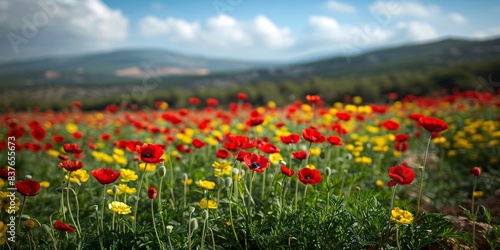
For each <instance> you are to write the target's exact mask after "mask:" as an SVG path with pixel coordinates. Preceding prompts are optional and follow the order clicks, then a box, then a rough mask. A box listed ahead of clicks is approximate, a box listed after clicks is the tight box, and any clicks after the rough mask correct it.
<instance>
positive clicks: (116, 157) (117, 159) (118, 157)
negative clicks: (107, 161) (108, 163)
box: [113, 154, 127, 165]
mask: <svg viewBox="0 0 500 250" xmlns="http://www.w3.org/2000/svg"><path fill="white" fill-rule="evenodd" d="M113 160H115V162H116V163H117V164H119V165H126V164H127V157H124V156H121V155H116V154H115V155H113Z"/></svg>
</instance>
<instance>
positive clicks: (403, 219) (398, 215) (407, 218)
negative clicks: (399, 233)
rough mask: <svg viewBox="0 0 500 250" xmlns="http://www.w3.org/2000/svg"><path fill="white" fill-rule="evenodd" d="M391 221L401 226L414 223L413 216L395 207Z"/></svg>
mask: <svg viewBox="0 0 500 250" xmlns="http://www.w3.org/2000/svg"><path fill="white" fill-rule="evenodd" d="M391 219H392V220H394V221H396V222H398V223H401V224H410V223H411V222H412V221H413V215H412V214H411V213H410V212H409V211H406V210H403V209H400V208H399V207H395V208H394V209H393V210H392V211H391Z"/></svg>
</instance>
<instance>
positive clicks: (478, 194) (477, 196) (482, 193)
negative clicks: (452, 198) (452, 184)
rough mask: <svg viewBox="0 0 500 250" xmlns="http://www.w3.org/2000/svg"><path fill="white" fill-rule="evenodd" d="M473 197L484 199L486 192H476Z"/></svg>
mask: <svg viewBox="0 0 500 250" xmlns="http://www.w3.org/2000/svg"><path fill="white" fill-rule="evenodd" d="M472 195H473V196H474V197H476V198H479V197H482V196H483V195H484V192H483V191H474V193H472Z"/></svg>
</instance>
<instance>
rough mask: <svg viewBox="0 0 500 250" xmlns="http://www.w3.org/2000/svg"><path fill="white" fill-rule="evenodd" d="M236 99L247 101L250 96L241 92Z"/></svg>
mask: <svg viewBox="0 0 500 250" xmlns="http://www.w3.org/2000/svg"><path fill="white" fill-rule="evenodd" d="M236 98H238V100H240V101H245V100H246V99H247V98H248V96H247V94H245V93H242V92H240V93H238V94H237V95H236Z"/></svg>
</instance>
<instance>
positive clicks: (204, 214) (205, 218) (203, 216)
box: [201, 210, 208, 220]
mask: <svg viewBox="0 0 500 250" xmlns="http://www.w3.org/2000/svg"><path fill="white" fill-rule="evenodd" d="M201 218H203V219H204V220H208V211H207V210H203V211H201Z"/></svg>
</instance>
